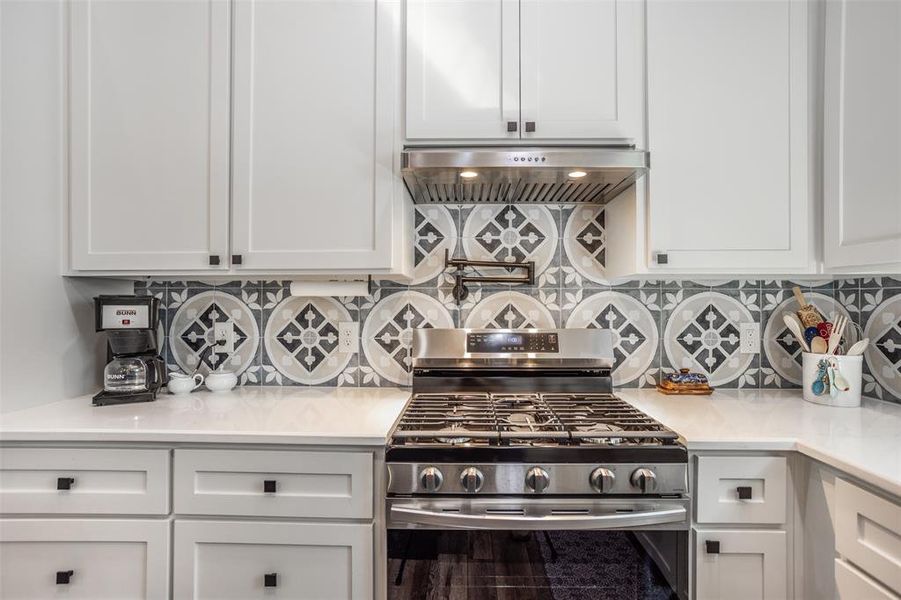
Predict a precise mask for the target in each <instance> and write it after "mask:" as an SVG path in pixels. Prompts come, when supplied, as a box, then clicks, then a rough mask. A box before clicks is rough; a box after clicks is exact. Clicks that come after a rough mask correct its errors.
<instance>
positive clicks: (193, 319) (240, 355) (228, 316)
mask: <svg viewBox="0 0 901 600" xmlns="http://www.w3.org/2000/svg"><path fill="white" fill-rule="evenodd" d="M177 294H178V300H177V301H176V302H174V303H170V305H169V307H168V311H169V325H168V335H167V338H168V340H169V348H170V353H171V358H172V360H173V361H174V362H175V363H176V364H177V365H178V366H179V367H180V368H181V369H182V370H183V371H184V372H186V373H193V372H200V373H202V374H203V375H207V374H209V373H210V372H211V371H213V370H216V369H221V370H227V371H233V372H235V373H236V374H238V375H239V376H240V375H241V373H243V372H244V370H245V369H247V368H248V367H250V366H251V365H253V364H254V363H257V364H258V363H259V359H260V353H259V347H260V319H261V314H260V311H257V310H253V309H251V308H250V307H248V306H247V305H246V304H245V303H244V302H242V301H241V299H240V297H239V296H237V295H235V294H230V293H228V292H224V291H216V290H204V291H198V290H191V289H185V290H184V291H183V292H177ZM226 322H228V323H231V324H232V326H233V328H234V332H235V340H234V351H232V352H224V351H222V349H221V347H220V346H219V345H218V344H217V343H216V340H215V335H214V324H215V323H226Z"/></svg>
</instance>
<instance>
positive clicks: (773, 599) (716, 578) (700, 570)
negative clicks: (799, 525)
mask: <svg viewBox="0 0 901 600" xmlns="http://www.w3.org/2000/svg"><path fill="white" fill-rule="evenodd" d="M786 555H787V550H786V535H785V532H784V531H753V530H722V529H718V530H713V529H705V530H696V531H695V597H696V598H697V599H698V600H720V599H726V598H728V599H729V600H778V599H779V598H785V597H787V596H788V566H787V564H786V560H787V556H786Z"/></svg>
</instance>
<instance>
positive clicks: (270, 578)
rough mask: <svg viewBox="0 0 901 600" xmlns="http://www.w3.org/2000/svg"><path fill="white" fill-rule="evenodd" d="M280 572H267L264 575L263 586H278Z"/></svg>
mask: <svg viewBox="0 0 901 600" xmlns="http://www.w3.org/2000/svg"><path fill="white" fill-rule="evenodd" d="M277 586H278V573H266V574H265V575H263V587H277Z"/></svg>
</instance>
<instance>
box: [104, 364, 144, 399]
mask: <svg viewBox="0 0 901 600" xmlns="http://www.w3.org/2000/svg"><path fill="white" fill-rule="evenodd" d="M151 369H152V367H151V366H150V365H149V364H148V363H147V362H146V361H145V360H144V359H142V358H137V357H130V356H123V357H119V358H114V359H113V360H112V361H110V363H109V364H107V365H106V368H105V369H104V370H103V389H104V390H106V391H107V392H141V391H144V390H147V389H149V387H150V384H151V383H153V382H154V381H155V378H154V376H153V374H152V373H151V372H150V371H151Z"/></svg>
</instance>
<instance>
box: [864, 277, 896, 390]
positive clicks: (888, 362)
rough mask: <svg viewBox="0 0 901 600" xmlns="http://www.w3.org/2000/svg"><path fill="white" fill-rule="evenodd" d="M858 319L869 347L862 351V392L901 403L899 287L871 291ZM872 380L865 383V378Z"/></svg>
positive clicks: (866, 380)
mask: <svg viewBox="0 0 901 600" xmlns="http://www.w3.org/2000/svg"><path fill="white" fill-rule="evenodd" d="M872 294H873V296H872V300H873V301H874V302H873V303H872V305H871V304H869V303H868V304H865V305H864V307H863V311H862V318H863V320H864V321H865V325H864V336H866V337H868V338H869V339H870V344H869V346H868V347H867V350H866V352H864V359H865V366H866V372H865V374H864V393H865V394H866V395H870V396H876V397H877V398H882V399H884V400H891V401H894V402H901V288H896V289H893V288H884V289H879V290H873V291H872ZM868 375H869V377H870V378H872V379H869V380H868V377H867V376H868Z"/></svg>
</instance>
